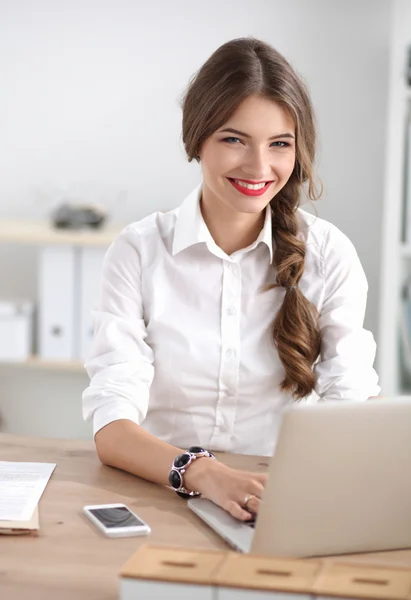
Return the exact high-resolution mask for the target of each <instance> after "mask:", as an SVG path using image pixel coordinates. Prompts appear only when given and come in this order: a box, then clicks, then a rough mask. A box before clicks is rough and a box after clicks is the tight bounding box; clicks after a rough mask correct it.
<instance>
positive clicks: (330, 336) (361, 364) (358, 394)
mask: <svg viewBox="0 0 411 600" xmlns="http://www.w3.org/2000/svg"><path fill="white" fill-rule="evenodd" d="M323 272H324V277H325V295H324V303H323V306H322V308H321V311H320V319H319V324H320V329H321V336H322V342H321V354H320V359H319V361H318V362H317V364H316V365H315V367H314V372H315V376H316V385H315V391H316V393H317V394H318V396H319V397H320V399H321V400H328V399H335V400H339V399H349V400H366V399H367V398H369V397H370V396H377V395H378V394H379V392H380V387H379V386H378V376H377V373H376V372H375V370H374V368H373V364H374V359H375V353H376V344H375V341H374V338H373V335H372V334H371V332H369V331H366V330H365V329H364V328H363V323H364V316H365V309H366V302H367V292H368V284H367V279H366V277H365V273H364V270H363V268H362V266H361V263H360V260H359V258H358V255H357V252H356V250H355V248H354V246H353V244H352V243H351V242H350V240H349V239H348V238H347V237H346V236H345V235H344V234H343V233H342V232H341V231H339V230H338V229H337V228H336V227H333V226H331V227H330V229H329V231H328V232H327V234H326V237H325V240H324V247H323Z"/></svg>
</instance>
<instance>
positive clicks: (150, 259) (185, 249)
mask: <svg viewBox="0 0 411 600" xmlns="http://www.w3.org/2000/svg"><path fill="white" fill-rule="evenodd" d="M200 193H201V186H200V187H199V188H197V189H196V190H195V191H194V192H193V193H192V194H191V195H190V196H189V197H188V198H187V199H186V200H185V201H184V203H183V204H182V205H181V206H180V207H179V208H177V209H175V210H172V211H170V212H167V213H160V212H157V213H154V214H152V215H150V216H148V217H146V218H145V219H142V220H141V221H138V222H136V223H133V224H131V225H129V226H128V227H126V228H125V229H124V230H123V232H122V233H121V234H120V236H119V237H118V238H117V239H116V240H115V241H114V242H113V244H112V245H111V246H110V248H109V250H108V252H107V254H106V257H105V261H104V265H103V271H102V280H101V293H100V300H99V304H98V307H97V309H96V310H94V311H93V317H94V328H95V334H94V341H93V346H92V351H91V355H90V357H89V358H88V360H87V363H86V369H87V372H88V374H89V376H90V379H91V381H90V385H89V387H88V388H87V389H86V390H85V392H84V394H83V414H84V418H85V419H86V420H88V419H93V422H94V432H95V433H96V432H97V431H98V430H99V429H101V428H102V427H104V426H105V425H107V424H108V423H110V422H111V421H115V420H117V419H131V420H132V421H134V422H135V423H138V424H140V425H142V427H144V428H145V429H147V430H148V431H150V432H151V433H152V434H154V435H155V436H157V437H158V438H160V439H162V440H164V441H166V442H169V443H171V444H174V445H176V446H178V447H181V448H186V447H188V446H190V445H200V446H204V447H206V448H209V449H213V450H223V451H229V452H237V453H244V454H259V455H271V454H272V453H273V451H274V447H275V442H276V438H277V432H278V428H279V424H280V417H281V410H282V408H283V407H284V406H285V405H286V404H288V403H290V402H292V401H293V399H292V396H291V394H290V393H284V392H281V391H280V387H279V384H280V383H281V381H282V379H283V377H284V368H283V366H282V364H281V362H280V360H279V357H278V353H277V350H276V348H275V346H274V344H273V341H272V334H271V330H272V322H273V320H274V318H275V315H276V313H277V311H278V309H279V308H280V306H281V304H282V302H283V298H284V294H285V291H284V289H282V288H274V289H271V290H269V291H262V288H263V287H264V286H265V285H267V284H268V283H270V282H274V281H275V276H276V271H275V269H274V268H273V265H272V264H271V262H272V258H273V248H272V237H271V218H270V208H269V207H268V208H267V211H266V219H265V224H264V227H263V229H262V231H261V233H260V235H259V237H258V239H257V240H256V241H255V242H254V243H253V244H252V245H251V246H248V247H247V248H244V249H243V250H239V251H238V252H235V253H234V254H232V255H230V256H228V255H227V254H225V253H224V252H223V251H222V250H221V249H220V248H219V247H218V246H217V245H216V244H215V242H214V241H213V239H212V237H211V235H210V233H209V231H208V229H207V226H206V224H205V222H204V220H203V218H202V215H201V211H200V205H199V198H200ZM297 218H298V223H299V227H300V236H301V237H303V238H304V239H305V241H306V245H307V252H306V261H305V271H304V274H303V277H302V278H301V281H300V284H299V287H300V289H301V291H302V292H303V294H304V295H305V296H306V297H307V298H308V299H309V300H310V301H311V302H313V304H315V306H316V307H317V308H318V310H319V311H320V327H321V332H322V345H321V356H320V358H319V360H318V362H317V363H316V365H315V367H314V368H315V376H316V385H315V391H316V394H317V395H318V396H319V397H320V399H323V400H328V399H341V400H345V399H355V400H365V399H367V398H368V397H369V396H375V395H378V393H379V391H380V388H379V387H378V385H377V382H378V377H377V374H376V372H375V371H374V369H373V362H374V358H375V350H376V345H375V342H374V339H373V336H372V334H371V333H370V332H368V331H365V330H364V329H363V320H364V313H365V307H366V298H367V289H368V286H367V281H366V278H365V275H364V271H363V269H362V267H361V264H360V261H359V258H358V256H357V253H356V251H355V249H354V246H353V245H352V243H351V242H350V241H349V239H348V238H347V237H346V236H345V235H344V234H343V233H342V232H341V231H339V230H338V229H337V227H335V226H334V225H332V224H330V223H328V222H327V221H324V220H323V219H320V218H317V217H314V216H312V215H310V214H309V213H307V212H305V211H303V210H301V209H298V211H297Z"/></svg>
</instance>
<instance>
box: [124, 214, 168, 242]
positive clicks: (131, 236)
mask: <svg viewBox="0 0 411 600" xmlns="http://www.w3.org/2000/svg"><path fill="white" fill-rule="evenodd" d="M178 210H179V209H178V208H175V209H173V210H170V211H167V212H159V211H158V212H154V213H151V214H150V215H148V216H146V217H144V218H143V219H140V220H139V221H134V222H133V223H130V224H129V225H127V227H125V228H124V229H123V231H122V232H121V233H120V237H123V238H125V239H128V240H129V241H130V242H132V243H139V242H140V243H150V242H152V243H156V242H160V241H161V240H164V238H167V237H168V236H170V235H171V234H172V232H173V231H174V227H175V223H176V218H177V214H178Z"/></svg>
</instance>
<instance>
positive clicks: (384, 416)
mask: <svg viewBox="0 0 411 600" xmlns="http://www.w3.org/2000/svg"><path fill="white" fill-rule="evenodd" d="M188 506H189V507H190V509H191V510H193V511H194V512H195V513H196V515H198V516H199V517H200V518H201V519H203V520H204V521H205V522H206V523H207V524H208V525H209V526H210V527H212V528H213V529H214V530H215V531H216V532H217V533H218V534H219V535H220V536H221V537H223V538H224V539H225V540H226V541H227V542H228V543H229V544H230V545H231V546H233V547H234V548H235V549H237V550H239V551H241V552H251V553H254V554H265V555H277V556H290V557H309V556H327V555H335V554H345V553H352V552H377V551H382V550H393V549H400V548H410V547H411V399H409V398H392V399H374V400H369V401H366V402H359V401H329V402H318V403H317V404H303V403H299V404H293V405H291V406H289V407H287V408H286V409H284V412H283V416H282V423H281V427H280V432H279V437H278V441H277V445H276V450H275V453H274V456H273V457H272V458H271V459H270V466H269V473H268V481H267V484H266V488H265V490H264V493H263V497H262V502H261V506H260V510H259V513H258V515H257V518H256V521H255V523H254V524H245V523H243V522H240V521H237V520H236V519H234V518H233V517H231V515H229V514H228V513H227V512H225V511H224V510H223V509H222V508H220V507H219V506H217V505H215V504H214V503H212V502H210V501H209V500H206V499H203V498H192V499H190V500H189V502H188Z"/></svg>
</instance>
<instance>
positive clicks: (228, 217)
mask: <svg viewBox="0 0 411 600" xmlns="http://www.w3.org/2000/svg"><path fill="white" fill-rule="evenodd" d="M200 207H201V213H202V215H203V219H204V221H205V224H206V225H207V228H208V230H209V232H210V234H211V236H212V238H213V240H214V241H215V243H216V244H217V246H218V247H219V248H221V250H223V252H225V253H226V254H227V255H228V256H230V255H231V254H233V253H234V252H237V250H241V249H242V248H247V246H250V244H252V243H253V242H255V240H256V239H257V238H258V236H259V234H260V232H261V230H262V228H263V226H264V221H265V210H264V211H263V212H262V213H257V214H249V213H237V212H235V211H232V210H230V209H229V207H226V206H224V205H221V206H219V208H218V210H216V208H215V206H213V207H211V206H209V204H208V203H207V199H206V198H204V195H203V196H202V198H201V203H200Z"/></svg>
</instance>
